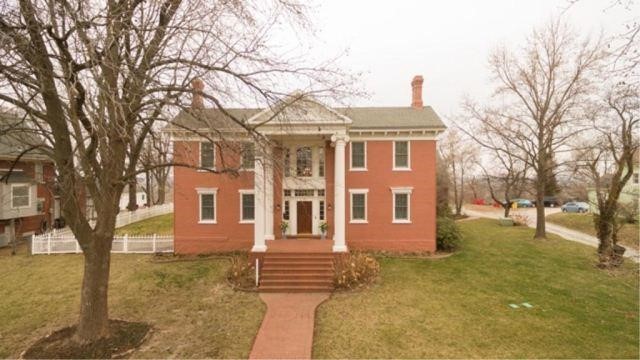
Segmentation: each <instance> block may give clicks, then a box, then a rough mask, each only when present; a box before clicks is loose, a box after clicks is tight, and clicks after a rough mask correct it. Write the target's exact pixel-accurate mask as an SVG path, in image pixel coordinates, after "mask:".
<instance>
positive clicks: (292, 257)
mask: <svg viewBox="0 0 640 360" xmlns="http://www.w3.org/2000/svg"><path fill="white" fill-rule="evenodd" d="M258 290H259V291H260V292H331V291H333V254H331V253H287V252H267V253H266V254H265V255H264V258H263V264H262V269H261V271H260V284H259V287H258Z"/></svg>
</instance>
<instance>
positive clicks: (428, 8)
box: [312, 0, 640, 117]
mask: <svg viewBox="0 0 640 360" xmlns="http://www.w3.org/2000/svg"><path fill="white" fill-rule="evenodd" d="M611 3H613V0H600V1H597V0H581V1H580V2H578V3H577V4H574V5H573V6H571V7H570V8H569V9H568V10H566V9H567V7H568V6H569V2H568V1H567V0H544V1H540V0H535V1H534V0H531V1H515V0H514V1H507V0H492V1H488V0H483V1H473V0H469V1H447V0H438V1H404V0H396V1H344V0H324V1H318V3H317V5H315V6H314V11H312V14H313V16H312V20H313V21H314V25H315V30H316V32H317V33H316V35H315V36H316V39H315V42H314V52H317V54H318V56H323V55H324V56H327V55H328V54H337V53H339V52H341V51H342V50H345V49H347V50H348V54H347V55H345V56H344V57H343V58H341V60H340V66H341V67H342V68H344V69H346V70H349V71H352V72H363V73H364V74H363V77H362V88H363V89H365V90H366V91H368V92H369V93H370V97H369V98H363V99H355V100H354V101H353V102H352V105H354V106H408V105H409V104H410V101H411V99H410V97H411V90H410V82H411V79H412V77H413V76H414V75H415V74H421V75H423V76H424V78H425V81H424V89H423V98H424V102H425V104H426V105H431V106H433V107H434V109H435V110H436V111H437V112H438V113H439V114H440V115H441V116H443V117H446V116H447V115H448V114H452V113H454V112H455V111H456V109H457V105H458V104H459V102H460V98H461V96H462V95H463V94H465V93H466V94H469V95H471V96H472V97H474V98H476V99H481V98H482V97H484V96H486V95H487V94H488V93H489V91H490V87H489V86H488V84H489V80H490V78H489V72H488V67H487V59H488V55H489V53H490V52H491V50H492V49H493V48H495V47H496V46H497V45H499V44H508V45H511V46H514V47H517V46H519V44H521V43H522V41H523V40H524V39H525V37H526V36H527V35H528V34H529V33H530V32H531V30H532V29H533V27H534V26H539V25H541V24H544V22H545V21H547V20H548V19H550V18H551V17H552V16H554V15H558V14H560V13H561V12H563V11H565V10H566V11H565V14H566V16H567V19H568V20H569V22H570V23H571V24H572V25H573V27H574V28H575V29H576V30H577V31H579V32H580V33H582V34H587V33H593V34H594V35H598V34H600V32H601V31H603V32H604V33H606V34H615V33H619V32H621V31H623V29H624V28H623V24H624V23H625V21H628V20H629V19H631V18H632V17H633V15H634V14H640V9H639V8H638V6H637V4H634V9H632V10H625V9H624V8H622V7H620V6H617V7H610V5H611ZM636 16H637V15H636Z"/></svg>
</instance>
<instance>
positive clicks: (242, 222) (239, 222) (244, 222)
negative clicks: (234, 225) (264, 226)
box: [238, 220, 255, 224]
mask: <svg viewBox="0 0 640 360" xmlns="http://www.w3.org/2000/svg"><path fill="white" fill-rule="evenodd" d="M254 223H255V220H240V221H238V224H254Z"/></svg>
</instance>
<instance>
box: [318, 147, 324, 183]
mask: <svg viewBox="0 0 640 360" xmlns="http://www.w3.org/2000/svg"><path fill="white" fill-rule="evenodd" d="M318 176H319V177H324V147H322V146H321V147H319V148H318Z"/></svg>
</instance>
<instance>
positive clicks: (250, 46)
mask: <svg viewBox="0 0 640 360" xmlns="http://www.w3.org/2000/svg"><path fill="white" fill-rule="evenodd" d="M0 7H2V9H1V11H0V13H1V14H2V15H1V16H0V101H2V102H4V104H3V105H11V106H14V107H16V108H18V109H20V110H21V111H22V112H23V113H24V116H23V121H22V122H20V124H19V125H17V126H14V127H13V128H12V129H8V131H10V132H14V133H20V132H33V133H37V134H38V135H39V136H40V137H41V138H43V139H44V140H45V144H44V145H42V144H34V145H33V146H32V147H31V150H33V149H35V148H37V149H38V150H39V151H42V152H44V153H46V154H47V155H48V156H49V157H50V158H51V159H52V160H53V161H54V162H55V165H56V168H57V186H58V188H59V191H60V195H61V198H62V202H61V210H62V214H63V215H64V218H65V220H66V222H67V224H68V225H69V227H70V228H71V230H72V232H73V233H74V235H75V237H76V239H77V240H78V242H79V244H80V247H81V249H82V251H83V255H84V277H83V280H82V287H81V300H80V314H79V319H78V325H77V330H76V333H75V336H74V340H75V341H77V342H81V343H85V342H91V341H94V340H96V339H99V338H102V337H106V336H109V329H110V327H109V314H108V296H107V294H108V283H109V282H108V280H109V268H110V260H111V255H110V251H111V246H112V240H113V235H114V226H115V220H116V215H117V213H118V211H119V209H118V207H119V206H118V203H119V199H120V196H121V194H122V191H123V188H124V187H125V185H126V184H128V183H130V181H132V179H135V177H136V176H137V174H138V173H139V172H140V170H139V167H138V163H139V158H140V154H141V151H142V148H143V146H144V143H145V139H146V138H147V137H148V136H149V134H152V133H154V132H156V131H158V126H157V125H156V124H158V123H159V122H163V121H170V119H172V118H173V117H174V116H175V114H176V113H177V111H179V110H180V109H182V110H184V111H188V112H190V113H192V114H194V115H195V116H197V115H198V113H197V112H195V111H193V110H192V109H191V108H190V107H189V106H183V105H182V99H183V98H185V97H186V96H185V95H190V94H191V93H192V89H191V88H190V86H189V84H190V83H191V82H192V81H193V79H194V78H196V77H198V78H200V79H202V82H204V83H206V84H207V89H208V90H207V91H203V90H202V87H198V88H196V90H195V95H197V96H198V97H199V98H201V99H202V100H203V101H206V102H208V103H209V104H210V105H211V106H212V107H215V108H218V109H219V110H220V111H221V112H223V113H224V114H225V115H227V116H228V117H229V119H231V120H233V121H234V122H235V123H236V124H237V125H238V126H240V127H241V128H243V129H245V131H246V132H247V134H249V135H250V136H252V137H254V138H255V139H260V135H259V134H258V133H257V132H256V131H255V128H254V127H249V126H248V125H247V124H246V123H245V122H244V121H242V119H240V118H236V117H234V116H233V114H231V113H230V112H228V111H226V110H225V104H247V103H252V104H260V105H261V106H272V105H273V104H275V103H276V102H277V101H278V100H279V99H281V98H282V96H283V95H285V94H288V93H290V92H291V90H292V89H291V86H292V85H293V86H296V84H298V85H297V86H304V91H302V92H301V93H300V94H301V95H300V96H298V97H296V98H303V97H304V95H308V94H310V93H314V94H336V93H337V91H338V90H339V89H341V87H342V86H343V85H344V82H343V81H342V80H343V78H341V77H340V76H339V75H340V74H339V72H337V71H335V70H334V69H332V68H331V64H330V63H328V62H324V63H321V64H316V65H311V66H308V65H307V66H304V65H303V64H302V63H300V62H298V61H297V59H298V58H297V57H294V58H285V57H283V56H282V55H281V54H278V53H276V52H275V49H274V48H273V47H271V46H269V45H270V34H271V33H272V32H273V29H274V27H275V26H276V25H277V26H285V25H286V24H290V25H291V26H294V27H295V28H297V29H304V28H305V27H306V26H307V22H306V18H305V14H306V8H305V7H304V6H302V5H300V4H297V3H295V2H293V1H291V2H290V1H287V0H279V1H278V0H274V1H273V2H264V3H263V2H255V3H254V2H245V1H220V2H218V1H216V2H209V1H197V0H194V1H181V0H160V1H151V2H144V1H134V0H131V1H129V0H124V1H113V0H108V1H103V2H87V1H83V0H63V1H54V0H15V1H3V2H2V3H0ZM348 81H350V80H348ZM212 129H213V130H215V126H214V127H213V128H212ZM192 131H194V132H196V133H197V134H198V135H200V136H206V134H202V133H198V132H197V131H195V130H193V129H192ZM208 138H209V139H211V137H208ZM18 160H19V159H18ZM171 165H175V166H194V165H192V164H187V163H185V164H183V163H176V162H173V163H171V162H169V163H167V164H160V165H158V166H171ZM205 170H207V171H213V172H218V173H226V172H228V171H229V170H228V169H226V168H225V167H224V166H221V167H220V168H217V169H216V170H210V169H205ZM85 195H87V196H90V197H91V199H92V201H93V204H94V205H95V211H96V212H97V219H96V222H95V225H94V226H91V224H90V223H89V220H88V219H87V217H86V216H85V213H84V208H85V206H84V201H83V199H84V198H86V196H85Z"/></svg>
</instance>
